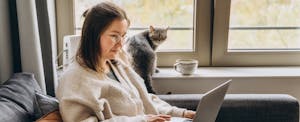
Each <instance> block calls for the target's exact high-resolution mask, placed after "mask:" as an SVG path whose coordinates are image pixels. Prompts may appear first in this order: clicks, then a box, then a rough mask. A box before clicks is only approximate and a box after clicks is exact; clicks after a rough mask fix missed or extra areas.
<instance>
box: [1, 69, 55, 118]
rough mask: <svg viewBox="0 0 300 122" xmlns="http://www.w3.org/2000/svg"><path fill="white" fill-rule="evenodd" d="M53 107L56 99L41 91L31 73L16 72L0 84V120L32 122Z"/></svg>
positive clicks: (53, 108)
mask: <svg viewBox="0 0 300 122" xmlns="http://www.w3.org/2000/svg"><path fill="white" fill-rule="evenodd" d="M55 109H56V110H57V109H58V101H57V100H56V99H55V98H53V97H51V96H47V95H43V94H42V93H41V89H40V87H39V85H38V84H37V82H36V80H35V78H34V75H33V74H31V73H16V74H14V75H13V76H12V77H11V78H10V79H9V80H7V81H6V82H4V84H1V85H0V122H32V121H34V120H36V119H38V118H39V117H41V116H43V115H44V114H47V113H49V112H51V111H54V110H55Z"/></svg>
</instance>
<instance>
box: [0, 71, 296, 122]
mask: <svg viewBox="0 0 300 122" xmlns="http://www.w3.org/2000/svg"><path fill="white" fill-rule="evenodd" d="M158 96H159V97H160V98H161V99H163V100H165V101H166V102H168V103H170V104H171V105H174V106H178V107H184V108H188V109H191V110H195V109H196V108H197V105H198V102H199V100H200V99H201V97H202V94H171V95H158ZM53 113H55V114H54V116H50V117H49V115H53ZM55 115H56V116H55ZM51 117H52V118H51ZM49 118H50V119H49ZM31 121H37V122H56V121H61V118H59V110H58V101H57V100H56V99H55V98H54V97H51V96H48V95H45V94H42V93H41V89H40V88H39V86H38V84H37V82H36V80H35V79H34V75H33V74H31V73H16V74H14V75H13V76H12V77H11V78H10V79H9V80H7V81H6V82H5V83H4V84H1V85H0V122H31ZM216 122H299V104H298V101H297V99H295V98H294V97H292V96H290V95H287V94H228V95H226V96H225V100H224V102H223V104H222V106H221V110H220V111H219V113H218V116H217V120H216Z"/></svg>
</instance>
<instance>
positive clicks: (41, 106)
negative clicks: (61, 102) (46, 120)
mask: <svg viewBox="0 0 300 122" xmlns="http://www.w3.org/2000/svg"><path fill="white" fill-rule="evenodd" d="M35 97H36V104H37V105H36V108H35V113H34V118H35V119H39V118H40V117H42V116H44V115H47V114H48V113H50V112H53V111H56V110H58V100H57V99H56V98H54V97H52V96H49V95H44V94H42V93H39V92H36V93H35Z"/></svg>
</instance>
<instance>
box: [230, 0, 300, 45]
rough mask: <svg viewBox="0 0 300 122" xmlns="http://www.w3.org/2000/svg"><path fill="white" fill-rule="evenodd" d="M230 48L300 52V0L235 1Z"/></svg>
mask: <svg viewBox="0 0 300 122" xmlns="http://www.w3.org/2000/svg"><path fill="white" fill-rule="evenodd" d="M228 49H240V50H241V49H244V50H245V49H247V50H251V49H254V50H255V49H258V50H264V49H266V50H295V49H300V0H231V7H230V24H229V35H228Z"/></svg>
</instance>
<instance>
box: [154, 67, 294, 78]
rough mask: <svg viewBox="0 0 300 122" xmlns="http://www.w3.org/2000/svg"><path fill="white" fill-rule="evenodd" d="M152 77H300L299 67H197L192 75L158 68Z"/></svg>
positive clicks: (171, 69)
mask: <svg viewBox="0 0 300 122" xmlns="http://www.w3.org/2000/svg"><path fill="white" fill-rule="evenodd" d="M159 69H160V72H159V73H155V74H154V75H153V79H161V78H221V77H225V78H239V77H241V78H245V77H280V78H283V77H287V78H300V67H299V66H296V67H199V68H198V69H197V71H196V72H195V73H194V74H192V75H181V74H180V73H178V72H176V71H175V70H174V69H173V68H159Z"/></svg>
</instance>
